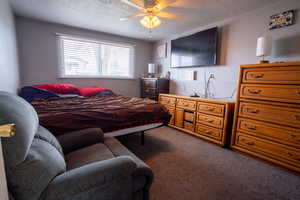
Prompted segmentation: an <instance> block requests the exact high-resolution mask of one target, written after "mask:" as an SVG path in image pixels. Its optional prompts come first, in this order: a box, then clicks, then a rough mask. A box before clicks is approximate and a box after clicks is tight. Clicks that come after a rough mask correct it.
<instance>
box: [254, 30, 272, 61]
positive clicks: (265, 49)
mask: <svg viewBox="0 0 300 200" xmlns="http://www.w3.org/2000/svg"><path fill="white" fill-rule="evenodd" d="M271 51H272V38H271V37H270V36H265V37H259V38H258V39H257V46H256V56H257V57H261V60H260V63H269V61H268V60H265V57H266V56H269V55H271Z"/></svg>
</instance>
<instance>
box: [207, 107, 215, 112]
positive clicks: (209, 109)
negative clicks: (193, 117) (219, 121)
mask: <svg viewBox="0 0 300 200" xmlns="http://www.w3.org/2000/svg"><path fill="white" fill-rule="evenodd" d="M206 109H207V110H208V111H214V110H215V108H210V107H206Z"/></svg>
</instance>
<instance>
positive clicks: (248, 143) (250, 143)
mask: <svg viewBox="0 0 300 200" xmlns="http://www.w3.org/2000/svg"><path fill="white" fill-rule="evenodd" d="M246 144H247V145H251V146H253V145H255V142H246Z"/></svg>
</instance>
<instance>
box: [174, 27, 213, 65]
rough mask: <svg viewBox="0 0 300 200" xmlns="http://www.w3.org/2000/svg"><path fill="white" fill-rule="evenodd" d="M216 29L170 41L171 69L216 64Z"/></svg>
mask: <svg viewBox="0 0 300 200" xmlns="http://www.w3.org/2000/svg"><path fill="white" fill-rule="evenodd" d="M217 50H218V28H217V27H215V28H211V29H208V30H205V31H201V32H199V33H196V34H193V35H190V36H186V37H182V38H179V39H176V40H172V41H171V67H197V66H209V65H216V64H217V52H218V51H217Z"/></svg>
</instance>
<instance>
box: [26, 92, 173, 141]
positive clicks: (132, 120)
mask: <svg viewBox="0 0 300 200" xmlns="http://www.w3.org/2000/svg"><path fill="white" fill-rule="evenodd" d="M33 88H34V90H35V92H34V95H31V96H30V103H31V105H33V107H34V108H35V109H36V111H37V113H38V116H39V119H40V124H41V125H42V126H44V127H46V128H47V129H49V130H50V131H51V132H52V133H54V134H55V135H61V134H64V133H66V132H70V131H74V130H80V129H85V128H95V127H99V128H101V129H102V130H103V132H104V133H105V134H106V135H110V136H120V135H125V134H130V133H134V132H143V131H145V130H149V129H152V128H156V127H159V126H162V125H166V124H167V123H168V122H169V120H170V117H171V116H170V114H169V113H168V111H167V109H166V108H165V107H164V106H163V105H161V104H160V103H158V102H156V101H153V100H150V99H142V98H137V97H128V96H123V95H117V94H114V93H108V92H106V93H105V95H103V94H100V95H99V94H97V95H90V96H81V95H77V94H76V95H75V96H67V97H66V96H63V97H62V96H52V94H51V95H50V97H48V98H41V94H40V93H39V92H45V90H44V89H40V88H38V89H37V88H36V87H33ZM26 89H27V90H28V88H26ZM31 89H32V88H31ZM21 91H24V88H23V90H21ZM37 91H38V92H37ZM46 92H48V91H46ZM102 92H103V91H102ZM21 94H23V95H21V96H26V95H24V92H21ZM64 95H66V94H64ZM32 96H37V97H38V98H34V97H32ZM27 100H28V99H27Z"/></svg>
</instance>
